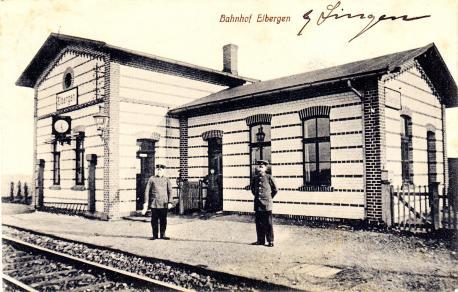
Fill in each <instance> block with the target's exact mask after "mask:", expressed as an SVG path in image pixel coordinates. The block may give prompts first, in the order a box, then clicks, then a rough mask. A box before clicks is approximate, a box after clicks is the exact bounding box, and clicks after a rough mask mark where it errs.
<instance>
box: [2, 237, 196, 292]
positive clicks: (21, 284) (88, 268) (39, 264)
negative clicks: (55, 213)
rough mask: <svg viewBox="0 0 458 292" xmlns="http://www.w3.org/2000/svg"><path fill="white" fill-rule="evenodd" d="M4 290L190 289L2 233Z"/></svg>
mask: <svg viewBox="0 0 458 292" xmlns="http://www.w3.org/2000/svg"><path fill="white" fill-rule="evenodd" d="M2 247H3V257H2V261H3V272H2V278H3V289H4V291H17V290H22V291H67V290H72V291H104V290H105V291H120V290H122V291H129V290H131V291H157V290H160V291H191V290H188V289H185V288H182V287H179V286H177V285H173V284H169V283H166V282H162V281H158V280H154V279H151V278H148V277H145V276H141V275H137V274H134V273H130V272H126V271H123V270H120V269H116V268H114V267H109V266H106V265H103V264H100V263H95V262H91V261H88V260H85V259H80V258H77V257H74V256H71V255H68V254H64V253H61V252H56V251H53V250H50V249H47V248H44V247H40V246H37V245H34V244H30V243H27V242H25V241H22V240H18V239H15V238H12V237H9V236H6V235H3V236H2Z"/></svg>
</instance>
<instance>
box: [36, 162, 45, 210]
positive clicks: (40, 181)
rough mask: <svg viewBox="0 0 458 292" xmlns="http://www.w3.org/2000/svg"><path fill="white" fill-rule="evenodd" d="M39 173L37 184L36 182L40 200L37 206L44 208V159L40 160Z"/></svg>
mask: <svg viewBox="0 0 458 292" xmlns="http://www.w3.org/2000/svg"><path fill="white" fill-rule="evenodd" d="M37 165H38V175H37V184H36V186H37V187H36V188H37V191H36V194H37V196H38V202H37V205H36V207H37V208H43V206H44V193H43V187H44V170H45V160H44V159H39V160H38V163H37Z"/></svg>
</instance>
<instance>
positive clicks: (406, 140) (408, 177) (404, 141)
mask: <svg viewBox="0 0 458 292" xmlns="http://www.w3.org/2000/svg"><path fill="white" fill-rule="evenodd" d="M411 147H412V120H411V119H410V117H409V116H406V115H402V116H401V167H402V182H403V183H406V184H410V183H412V172H411V169H412V165H411V163H410V161H411V160H412V150H411Z"/></svg>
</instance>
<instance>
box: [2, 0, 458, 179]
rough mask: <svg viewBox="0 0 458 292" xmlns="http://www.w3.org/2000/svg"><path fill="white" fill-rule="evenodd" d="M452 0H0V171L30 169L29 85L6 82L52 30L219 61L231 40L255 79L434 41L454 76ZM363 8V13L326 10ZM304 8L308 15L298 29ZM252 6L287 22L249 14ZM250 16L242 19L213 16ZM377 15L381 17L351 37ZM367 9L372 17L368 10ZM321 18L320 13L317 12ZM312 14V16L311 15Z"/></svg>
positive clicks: (452, 151) (457, 144)
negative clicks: (336, 16) (331, 15)
mask: <svg viewBox="0 0 458 292" xmlns="http://www.w3.org/2000/svg"><path fill="white" fill-rule="evenodd" d="M456 2H457V1H452V0H450V1H445V0H439V1H430V0H415V1H410V0H404V1H398V0H396V1H394V0H393V1H392V0H383V1H366V0H361V1H359V0H341V1H337V0H332V1H331V0H328V1H323V0H302V1H210V0H201V1H177V0H167V1H165V0H164V1H159V0H158V1H150V0H130V1H127V0H125V1H122V0H113V1H105V0H99V1H89V0H67V1H49V0H41V1H25V0H22V1H20V0H15V1H13V0H5V1H0V154H1V157H0V159H1V160H0V174H31V173H32V172H33V153H32V152H33V89H31V88H24V87H18V86H15V82H16V80H17V78H18V77H19V76H20V74H21V73H22V72H23V70H24V69H25V68H26V67H27V65H28V64H29V62H30V61H31V60H32V58H33V57H34V55H35V54H36V53H37V51H38V50H39V48H40V47H41V45H42V44H43V42H44V41H45V40H46V38H47V37H48V36H49V34H50V33H51V32H55V33H58V32H59V33H62V34H67V35H74V36H78V37H84V38H89V39H94V40H99V41H104V42H106V43H108V44H111V45H115V46H119V47H123V48H128V49H132V50H137V51H141V52H145V53H150V54H154V55H158V56H162V57H167V58H171V59H175V60H179V61H184V62H189V63H192V64H196V65H200V66H205V67H208V68H212V69H218V70H222V47H223V46H224V45H225V44H227V43H233V44H237V45H238V47H239V50H238V70H239V74H240V75H242V76H247V77H252V78H256V79H261V80H268V79H272V78H276V77H282V76H287V75H291V74H297V73H302V72H307V71H310V70H314V69H320V68H325V67H329V66H334V65H339V64H344V63H348V62H352V61H357V60H361V59H365V58H372V57H376V56H380V55H384V54H388V53H393V52H397V51H402V50H408V49H412V48H417V47H421V46H424V45H426V44H429V43H431V42H434V43H435V44H436V46H437V47H438V49H439V51H440V53H441V55H442V57H443V59H444V60H445V62H446V64H447V66H448V68H449V70H450V72H451V73H452V75H453V77H454V79H455V80H458V79H457V77H458V66H457V57H458V56H457V52H458V50H457V26H458V22H457V19H458V18H457V3H456ZM333 7H334V8H335V9H334V10H333V12H332V13H338V14H339V15H342V14H345V13H350V14H352V15H355V14H364V16H363V19H361V18H359V17H355V18H352V19H349V18H348V17H342V18H340V19H334V18H332V17H331V18H327V19H325V20H324V21H320V20H319V16H320V14H321V13H322V12H323V15H324V16H326V15H328V13H329V12H330V10H329V9H332V8H333ZM310 10H312V11H311V12H310V13H309V14H308V15H309V18H310V22H309V23H308V24H307V25H306V26H305V28H304V29H303V30H302V32H301V35H298V33H299V31H300V30H301V29H302V28H303V26H304V24H305V23H306V20H305V19H304V18H303V15H304V14H307V12H309V11H310ZM258 14H261V15H264V14H267V15H268V16H272V17H273V16H282V17H285V19H286V18H287V17H289V22H283V23H280V24H277V23H275V22H269V23H268V22H257V17H258ZM222 15H224V16H225V17H230V16H231V15H233V16H234V17H235V16H241V15H242V16H244V17H249V16H250V15H252V17H251V22H250V23H246V22H245V23H234V22H221V19H222V18H223V19H224V18H225V17H222ZM381 15H386V16H402V15H408V16H409V18H412V17H420V16H427V15H430V16H428V17H424V18H420V19H417V20H412V21H402V20H400V19H397V20H383V21H379V22H378V23H377V24H375V25H374V26H373V27H371V28H370V29H369V30H367V31H366V32H364V33H363V34H361V35H360V36H359V37H357V38H354V39H353V40H352V41H350V42H349V40H351V39H352V38H353V37H354V36H355V35H357V34H358V32H360V31H361V30H362V29H363V28H364V27H365V26H366V25H367V24H368V23H369V21H370V20H372V21H373V22H372V24H373V23H375V22H376V20H378V19H379V17H380V16H381ZM371 16H373V17H374V18H373V19H372V18H369V17H371ZM321 20H323V19H321ZM317 23H320V24H319V25H318V24H317ZM457 122H458V110H457V109H456V108H455V109H449V110H447V127H448V137H447V139H448V141H447V146H448V147H447V151H448V154H449V157H458V133H457V131H456V130H453V129H454V127H453V125H456V124H457Z"/></svg>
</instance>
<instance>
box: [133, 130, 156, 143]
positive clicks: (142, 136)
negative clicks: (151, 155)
mask: <svg viewBox="0 0 458 292" xmlns="http://www.w3.org/2000/svg"><path fill="white" fill-rule="evenodd" d="M135 136H136V137H138V138H137V140H153V141H154V142H157V141H159V140H160V139H161V134H159V133H157V132H138V133H136V134H135Z"/></svg>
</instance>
